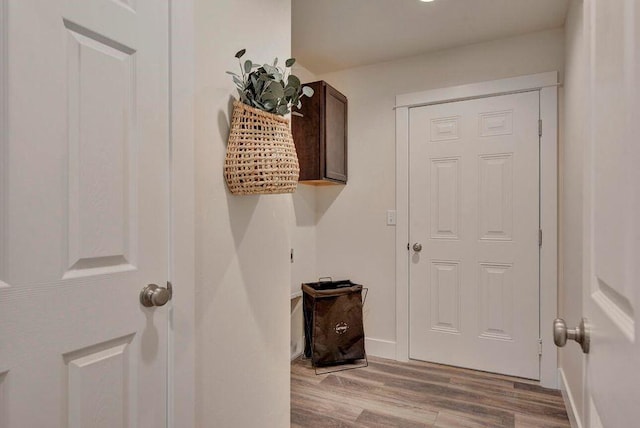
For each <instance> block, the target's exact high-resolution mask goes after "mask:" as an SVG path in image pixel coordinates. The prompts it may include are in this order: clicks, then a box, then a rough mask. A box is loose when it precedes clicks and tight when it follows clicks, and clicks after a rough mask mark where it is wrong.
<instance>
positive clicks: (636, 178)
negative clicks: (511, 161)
mask: <svg viewBox="0 0 640 428" xmlns="http://www.w3.org/2000/svg"><path fill="white" fill-rule="evenodd" d="M585 5H586V6H587V8H588V12H587V22H588V24H587V26H588V34H589V35H590V37H589V38H588V39H587V40H589V42H588V43H589V45H590V46H589V48H590V49H589V50H590V57H591V64H590V72H591V79H590V81H591V88H590V108H591V115H590V121H589V122H590V132H589V133H588V135H589V138H588V140H587V141H586V142H585V143H586V144H589V149H588V150H586V152H587V159H586V164H585V165H586V166H585V213H586V218H585V238H586V239H585V244H586V245H585V260H584V261H585V263H584V265H585V269H586V270H585V278H586V283H585V286H584V288H585V293H584V298H585V300H584V310H585V316H586V318H587V319H588V321H589V323H590V325H591V346H590V348H591V349H590V352H589V354H588V355H587V360H586V377H587V378H586V379H585V381H586V382H585V384H586V388H587V391H586V394H585V397H586V399H587V403H586V404H587V406H588V410H587V412H586V413H587V418H588V419H589V421H588V424H587V425H588V427H590V428H597V427H601V426H603V427H606V428H627V427H635V426H638V424H639V422H638V421H640V405H639V403H640V401H639V400H640V341H639V340H638V330H637V329H636V324H639V325H640V143H639V141H640V140H639V139H640V126H639V123H640V119H639V117H638V112H639V111H640V110H639V108H640V103H639V100H640V91H639V85H640V66H639V62H638V61H639V60H640V50H639V49H640V32H639V30H640V6H639V5H638V2H637V1H635V0H619V1H608V0H590V1H588V2H585ZM598 415H599V416H598Z"/></svg>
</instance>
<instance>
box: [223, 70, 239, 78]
mask: <svg viewBox="0 0 640 428" xmlns="http://www.w3.org/2000/svg"><path fill="white" fill-rule="evenodd" d="M225 73H227V74H230V75H232V76H238V77H240V76H239V75H238V74H237V73H234V72H233V71H225Z"/></svg>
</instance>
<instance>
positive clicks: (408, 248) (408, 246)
mask: <svg viewBox="0 0 640 428" xmlns="http://www.w3.org/2000/svg"><path fill="white" fill-rule="evenodd" d="M410 249H411V247H410V245H409V243H408V242H407V251H409V250H410Z"/></svg>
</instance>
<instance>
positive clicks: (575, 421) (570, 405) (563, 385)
mask: <svg viewBox="0 0 640 428" xmlns="http://www.w3.org/2000/svg"><path fill="white" fill-rule="evenodd" d="M558 379H559V383H560V390H561V391H562V398H564V402H565V405H566V407H567V415H569V423H570V424H571V428H582V427H583V425H582V422H581V421H580V415H579V414H578V410H577V409H576V402H575V400H574V398H573V394H572V393H571V389H570V388H569V384H568V383H567V377H566V376H565V375H564V370H562V368H558Z"/></svg>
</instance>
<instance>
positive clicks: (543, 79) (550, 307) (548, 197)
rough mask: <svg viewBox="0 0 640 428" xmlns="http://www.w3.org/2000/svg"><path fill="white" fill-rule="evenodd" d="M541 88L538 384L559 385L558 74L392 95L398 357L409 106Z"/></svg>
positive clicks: (404, 287)
mask: <svg viewBox="0 0 640 428" xmlns="http://www.w3.org/2000/svg"><path fill="white" fill-rule="evenodd" d="M529 91H539V92H540V117H541V119H542V123H543V132H542V137H541V139H540V227H541V229H542V231H543V245H542V247H541V248H540V334H541V336H540V337H541V338H542V350H543V352H542V357H541V360H540V383H541V385H542V386H545V387H548V388H557V386H558V381H557V370H558V353H557V350H556V347H555V345H554V343H553V337H552V335H551V326H552V323H553V320H554V319H555V317H556V314H557V306H558V73H557V72H556V71H552V72H546V73H539V74H532V75H528V76H519V77H513V78H508V79H501V80H493V81H488V82H480V83H473V84H469V85H462V86H453V87H449V88H441V89H432V90H428V91H422V92H414V93H410V94H403V95H398V96H396V108H395V110H396V210H397V225H396V359H398V360H399V361H408V359H409V251H407V244H408V243H409V109H411V108H413V107H421V106H426V105H433V104H442V103H449V102H454V101H463V100H469V99H476V98H486V97H490V96H497V95H507V94H512V93H518V92H529Z"/></svg>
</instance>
